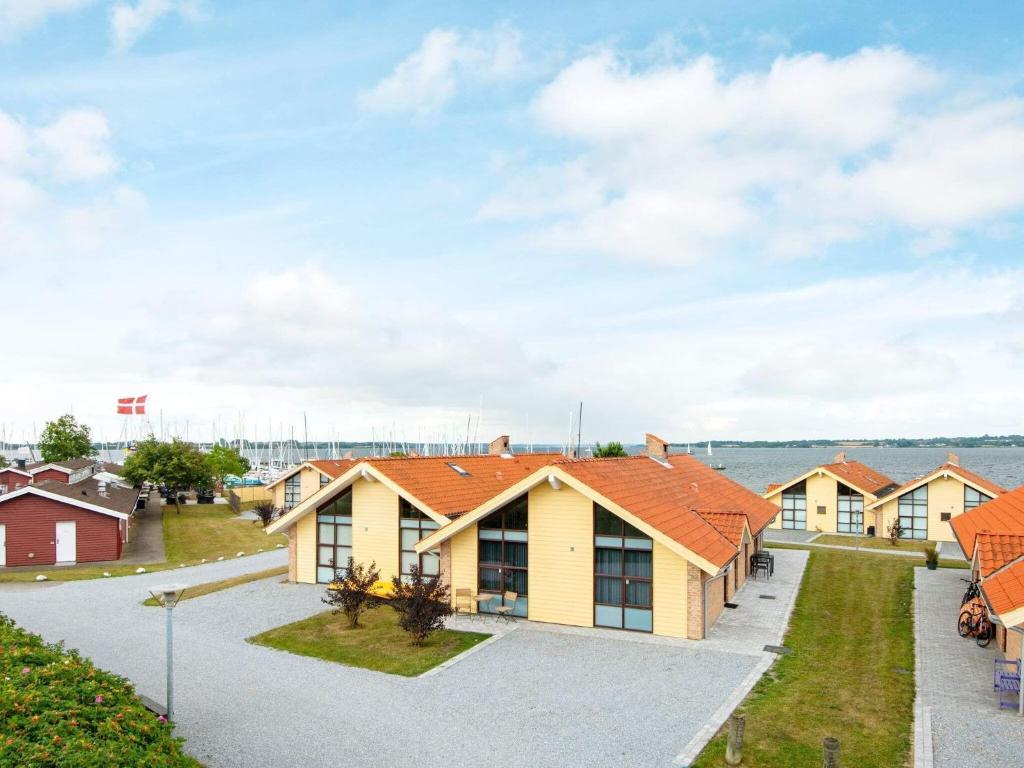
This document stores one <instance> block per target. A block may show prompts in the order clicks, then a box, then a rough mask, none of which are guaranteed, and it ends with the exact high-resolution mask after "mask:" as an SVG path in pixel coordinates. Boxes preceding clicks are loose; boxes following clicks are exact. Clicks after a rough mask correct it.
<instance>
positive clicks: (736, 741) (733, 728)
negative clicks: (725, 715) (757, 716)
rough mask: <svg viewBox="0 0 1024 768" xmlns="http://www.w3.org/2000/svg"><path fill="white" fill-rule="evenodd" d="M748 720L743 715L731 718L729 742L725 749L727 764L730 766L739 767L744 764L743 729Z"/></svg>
mask: <svg viewBox="0 0 1024 768" xmlns="http://www.w3.org/2000/svg"><path fill="white" fill-rule="evenodd" d="M746 724H747V720H746V718H745V717H743V715H733V716H732V717H730V718H729V740H728V742H727V744H726V747H725V762H726V763H727V764H728V765H739V764H740V763H741V762H743V729H744V728H745V727H746Z"/></svg>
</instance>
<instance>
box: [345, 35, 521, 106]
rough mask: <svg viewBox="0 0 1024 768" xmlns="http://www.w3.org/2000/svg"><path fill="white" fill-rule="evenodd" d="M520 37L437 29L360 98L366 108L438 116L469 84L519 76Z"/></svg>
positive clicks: (361, 103)
mask: <svg viewBox="0 0 1024 768" xmlns="http://www.w3.org/2000/svg"><path fill="white" fill-rule="evenodd" d="M520 42H521V35H520V33H519V31H518V30H516V29H514V28H512V27H510V26H508V25H506V24H499V25H498V26H496V27H494V28H493V29H491V30H489V31H486V32H481V31H471V32H462V31H460V30H456V29H434V30H431V31H430V32H429V33H427V35H426V36H425V37H424V38H423V42H422V43H421V44H420V47H419V48H418V49H417V50H416V51H414V52H413V53H411V54H409V56H408V57H407V58H405V59H404V60H402V61H401V62H399V64H398V65H397V66H396V67H395V70H394V72H392V73H391V74H390V75H388V76H387V77H385V78H384V79H383V80H381V81H380V82H379V83H378V84H377V85H376V86H374V87H373V88H372V89H371V90H369V91H365V92H363V93H361V94H360V96H359V103H360V105H361V106H362V107H363V108H364V109H368V110H371V111H378V112H413V113H417V114H420V115H424V114H429V113H431V112H434V111H436V110H438V109H440V108H441V107H443V106H444V105H445V104H447V103H448V102H449V101H451V99H452V98H453V97H454V96H455V94H456V91H457V90H458V89H459V88H460V87H461V86H462V85H464V84H466V83H471V82H477V83H479V82H488V81H494V80H501V79H506V78H510V77H513V76H515V75H516V74H517V73H518V72H519V70H520V68H521V66H522V52H521V50H520Z"/></svg>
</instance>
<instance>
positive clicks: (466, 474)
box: [448, 461, 469, 477]
mask: <svg viewBox="0 0 1024 768" xmlns="http://www.w3.org/2000/svg"><path fill="white" fill-rule="evenodd" d="M448 466H449V467H451V468H452V469H454V470H455V471H456V472H458V473H459V474H460V475H461V476H462V477H469V472H467V471H466V470H465V469H463V468H462V467H460V466H459V465H458V464H456V463H455V462H454V461H449V462H448Z"/></svg>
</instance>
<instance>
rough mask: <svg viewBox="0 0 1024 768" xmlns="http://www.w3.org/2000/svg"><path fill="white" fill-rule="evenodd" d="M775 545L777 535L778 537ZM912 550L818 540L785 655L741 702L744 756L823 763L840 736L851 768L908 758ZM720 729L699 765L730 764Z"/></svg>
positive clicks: (748, 762) (748, 760) (763, 764)
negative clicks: (854, 548)
mask: <svg viewBox="0 0 1024 768" xmlns="http://www.w3.org/2000/svg"><path fill="white" fill-rule="evenodd" d="M772 546H774V545H772ZM917 565H920V563H918V562H916V561H915V560H913V559H911V558H895V557H883V556H881V555H871V554H866V553H854V552H847V551H840V550H826V549H811V550H810V556H809V560H808V563H807V570H806V571H805V572H804V577H803V582H802V583H801V586H800V594H799V595H798V597H797V601H796V605H795V607H794V610H793V616H792V619H791V621H790V627H789V632H788V633H787V635H786V639H785V640H784V644H785V645H786V647H787V648H789V649H790V653H789V654H787V655H782V656H780V657H779V658H778V660H777V661H776V662H775V664H774V665H773V666H772V668H771V669H769V670H768V672H767V673H766V674H765V675H764V677H762V678H761V680H760V681H759V682H758V683H757V685H756V686H755V687H754V690H753V691H751V693H750V695H749V696H748V697H747V698H746V699H745V700H744V702H743V703H742V704H741V705H740V707H739V710H738V712H739V713H741V714H744V715H745V716H746V721H747V723H746V736H745V739H744V744H745V746H744V759H743V765H744V766H748V768H749V767H753V766H757V767H758V768H805V767H806V766H817V765H821V760H822V749H821V744H822V740H823V739H824V738H825V737H826V736H835V737H837V738H839V739H840V742H841V749H842V763H843V767H844V768H877V767H878V766H903V765H905V764H906V761H907V758H908V754H909V750H910V744H911V726H912V722H913V704H914V672H913V670H914V628H913V615H912V608H911V606H912V594H913V578H914V577H913V569H914V567H915V566H917ZM724 756H725V738H724V734H722V733H720V734H719V735H718V736H716V737H715V738H714V739H713V740H712V741H711V743H710V744H708V746H707V747H706V748H705V750H704V751H703V752H702V753H701V755H700V757H699V759H698V760H697V762H695V763H694V766H695V767H699V768H712V767H713V768H718V767H719V766H725V757H724Z"/></svg>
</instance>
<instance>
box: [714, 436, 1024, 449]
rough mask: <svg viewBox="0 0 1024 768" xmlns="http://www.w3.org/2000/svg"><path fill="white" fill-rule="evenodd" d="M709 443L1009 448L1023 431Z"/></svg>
mask: <svg viewBox="0 0 1024 768" xmlns="http://www.w3.org/2000/svg"><path fill="white" fill-rule="evenodd" d="M700 444H701V443H697V445H700ZM711 445H712V446H713V447H715V448H830V447H835V448H1012V447H1016V446H1021V445H1024V435H981V436H980V437H914V438H910V437H890V438H884V439H881V440H712V441H711Z"/></svg>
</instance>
